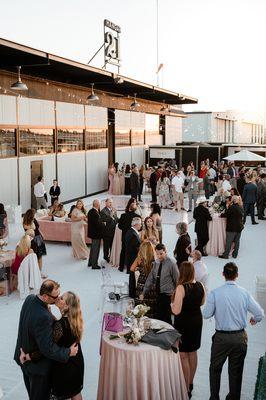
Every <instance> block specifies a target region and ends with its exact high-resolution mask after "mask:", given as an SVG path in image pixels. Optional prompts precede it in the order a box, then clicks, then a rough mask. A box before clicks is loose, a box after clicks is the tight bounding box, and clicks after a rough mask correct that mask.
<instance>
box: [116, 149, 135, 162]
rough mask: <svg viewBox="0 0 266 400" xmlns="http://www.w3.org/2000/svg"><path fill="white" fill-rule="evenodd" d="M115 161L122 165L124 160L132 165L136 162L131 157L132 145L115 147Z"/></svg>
mask: <svg viewBox="0 0 266 400" xmlns="http://www.w3.org/2000/svg"><path fill="white" fill-rule="evenodd" d="M115 161H116V162H118V163H119V166H120V167H121V166H122V164H123V162H125V163H126V164H130V165H131V164H132V163H133V162H134V160H132V158H131V146H126V147H117V148H116V149H115Z"/></svg>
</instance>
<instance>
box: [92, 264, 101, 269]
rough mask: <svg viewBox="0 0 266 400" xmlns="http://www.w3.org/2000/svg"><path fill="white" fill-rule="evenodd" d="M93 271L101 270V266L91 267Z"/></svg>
mask: <svg viewBox="0 0 266 400" xmlns="http://www.w3.org/2000/svg"><path fill="white" fill-rule="evenodd" d="M91 269H101V267H100V266H99V265H96V267H91Z"/></svg>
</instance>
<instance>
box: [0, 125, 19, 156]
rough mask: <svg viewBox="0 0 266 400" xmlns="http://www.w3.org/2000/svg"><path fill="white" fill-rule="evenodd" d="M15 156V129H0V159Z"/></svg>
mask: <svg viewBox="0 0 266 400" xmlns="http://www.w3.org/2000/svg"><path fill="white" fill-rule="evenodd" d="M15 155H16V131H15V129H0V158H5V157H14V156H15Z"/></svg>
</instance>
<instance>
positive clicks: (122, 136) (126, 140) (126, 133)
mask: <svg viewBox="0 0 266 400" xmlns="http://www.w3.org/2000/svg"><path fill="white" fill-rule="evenodd" d="M115 145H116V146H118V147H121V146H130V130H129V129H117V130H116V131H115Z"/></svg>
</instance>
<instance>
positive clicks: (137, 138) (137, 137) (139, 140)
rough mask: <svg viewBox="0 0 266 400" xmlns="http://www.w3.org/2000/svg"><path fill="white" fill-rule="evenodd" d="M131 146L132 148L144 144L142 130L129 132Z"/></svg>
mask: <svg viewBox="0 0 266 400" xmlns="http://www.w3.org/2000/svg"><path fill="white" fill-rule="evenodd" d="M131 144H132V146H134V145H140V144H144V130H143V131H140V130H134V129H132V131H131Z"/></svg>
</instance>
